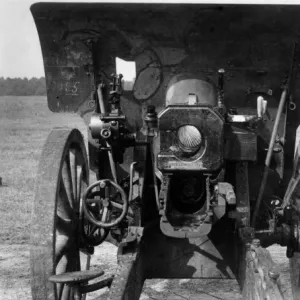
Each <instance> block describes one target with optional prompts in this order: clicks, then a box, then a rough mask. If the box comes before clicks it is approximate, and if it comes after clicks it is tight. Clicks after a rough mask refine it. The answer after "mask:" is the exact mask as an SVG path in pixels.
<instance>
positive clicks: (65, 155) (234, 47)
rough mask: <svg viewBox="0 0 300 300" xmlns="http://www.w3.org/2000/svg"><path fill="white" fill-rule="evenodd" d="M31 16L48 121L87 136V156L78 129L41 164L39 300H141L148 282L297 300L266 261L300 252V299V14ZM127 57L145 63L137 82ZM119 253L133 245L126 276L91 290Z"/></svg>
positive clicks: (124, 259) (106, 7)
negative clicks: (95, 264) (64, 119)
mask: <svg viewBox="0 0 300 300" xmlns="http://www.w3.org/2000/svg"><path fill="white" fill-rule="evenodd" d="M31 11H32V14H33V17H34V20H35V22H36V26H37V30H38V34H39V38H40V42H41V48H42V54H43V60H44V67H45V75H46V83H47V99H48V106H49V109H50V110H51V111H53V112H62V111H69V112H77V113H78V114H79V115H80V116H81V117H82V118H83V119H84V120H85V122H86V125H87V127H88V151H87V150H86V147H85V144H84V140H83V137H82V134H81V133H80V132H79V131H78V130H77V129H73V128H56V129H54V130H53V131H52V132H51V133H50V135H49V136H48V139H47V141H46V143H45V146H44V150H43V152H42V156H41V160H40V164H39V169H38V174H37V183H36V196H35V202H34V209H33V217H32V230H31V273H32V280H31V284H32V295H33V299H36V300H44V299H45V300H46V299H64V300H67V299H83V298H84V297H85V295H86V293H88V292H90V291H94V290H97V289H100V288H103V287H105V286H109V288H110V292H109V299H111V300H121V299H130V300H135V299H139V297H140V294H141V291H142V288H143V284H144V281H145V280H146V279H148V278H218V279H228V278H231V279H234V278H235V279H237V281H238V283H239V285H240V287H241V292H242V295H243V299H249V300H250V299H289V298H288V297H289V296H288V293H289V291H288V290H287V288H286V287H284V286H283V285H282V280H281V276H280V270H278V267H277V266H276V265H275V263H274V262H273V260H272V258H271V256H270V254H269V252H268V250H267V249H266V247H267V246H269V245H272V244H275V243H277V244H280V245H282V246H286V247H287V257H288V258H289V260H290V265H291V268H290V270H291V287H292V291H291V293H292V294H293V298H294V299H300V282H299V276H300V261H299V252H300V231H299V228H300V224H299V210H300V207H299V181H300V175H299V155H300V147H299V134H298V135H297V132H298V130H297V128H298V123H299V121H298V118H299V117H298V115H299V108H298V106H297V102H296V100H295V99H297V98H298V97H299V92H300V91H299V85H298V84H297V83H298V68H297V67H298V56H299V54H298V51H297V44H298V34H299V28H300V21H299V17H298V16H299V13H300V6H292V5H287V6H279V5H276V6H275V5H220V4H210V5H207V4H205V5H204V4H157V3H156V4H153V3H152V4H149V3H143V4H112V3H102V4H100V3H99V4H95V3H77V4H72V3H60V4H58V3H51V4H50V3H37V4H34V5H33V6H32V7H31ZM116 58H120V59H122V60H125V61H131V62H134V63H135V67H136V76H135V80H134V84H128V83H126V82H125V81H124V78H123V77H122V75H121V74H117V73H118V72H117V69H116ZM87 153H88V155H87ZM91 171H92V172H93V173H95V174H96V178H97V179H96V181H93V182H91V183H90V175H89V174H90V172H91ZM104 241H109V242H111V243H113V244H115V245H117V246H118V270H117V273H116V274H115V275H114V277H109V278H104V279H103V280H102V281H101V280H100V281H99V282H98V283H95V284H87V282H88V281H89V280H90V279H92V278H95V277H97V276H102V275H103V272H101V271H97V270H88V269H89V265H90V258H91V256H92V254H93V252H94V248H95V247H100V248H101V243H103V242H104ZM84 254H85V255H86V261H84V262H83V261H82V259H83V257H84ZM100 278H101V277H100Z"/></svg>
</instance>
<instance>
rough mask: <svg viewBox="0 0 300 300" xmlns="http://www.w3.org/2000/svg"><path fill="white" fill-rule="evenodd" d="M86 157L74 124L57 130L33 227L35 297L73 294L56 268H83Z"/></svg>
mask: <svg viewBox="0 0 300 300" xmlns="http://www.w3.org/2000/svg"><path fill="white" fill-rule="evenodd" d="M88 171H89V170H88V163H87V155H86V151H85V146H84V142H83V139H82V135H81V134H80V132H79V131H78V130H76V129H74V130H71V129H57V130H53V131H52V132H51V133H50V135H49V137H48V139H47V141H46V144H45V146H44V149H43V152H42V156H41V161H40V165H39V170H38V177H37V183H36V196H35V201H34V209H33V218H32V232H31V273H32V296H33V299H55V300H58V299H59V300H60V299H62V300H69V299H74V297H73V294H72V291H71V290H70V288H69V287H68V286H66V285H60V284H57V285H55V284H53V283H50V282H48V278H49V276H50V275H53V274H61V273H64V272H70V271H77V270H80V269H85V267H86V266H87V264H88V263H87V261H88V258H87V257H84V255H83V254H81V253H80V242H81V241H80V226H79V217H80V213H81V212H80V210H81V207H80V199H81V195H82V193H83V191H84V190H85V188H86V187H87V186H88V178H89V172H88ZM84 260H87V261H84Z"/></svg>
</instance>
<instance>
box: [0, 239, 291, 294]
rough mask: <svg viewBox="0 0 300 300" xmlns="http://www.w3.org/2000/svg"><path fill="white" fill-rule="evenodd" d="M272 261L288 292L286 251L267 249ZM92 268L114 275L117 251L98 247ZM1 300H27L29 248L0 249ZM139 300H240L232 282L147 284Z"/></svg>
mask: <svg viewBox="0 0 300 300" xmlns="http://www.w3.org/2000/svg"><path fill="white" fill-rule="evenodd" d="M270 250H271V253H272V257H273V259H274V261H275V262H276V263H277V264H278V265H279V267H280V270H281V277H282V278H283V281H284V283H285V286H286V288H287V289H290V285H289V274H288V260H287V259H286V257H285V249H284V248H282V247H279V246H272V247H270ZM91 268H93V269H95V268H100V269H103V270H104V271H106V274H107V273H113V272H114V269H115V268H116V247H115V246H113V245H111V244H109V243H104V244H102V245H101V246H99V247H97V249H96V253H95V255H94V256H93V258H92V264H91ZM0 270H1V272H0V299H1V300H19V299H22V300H29V299H31V291H30V274H29V272H30V271H29V246H28V245H27V244H24V245H0ZM107 295H108V289H104V290H103V291H101V292H100V293H99V292H97V293H91V294H89V295H88V297H87V300H106V299H107ZM140 299H141V300H171V299H172V300H184V299H186V300H196V299H197V300H198V299H203V300H213V299H215V300H216V299H218V300H221V299H222V300H241V299H242V297H241V295H240V293H239V287H238V284H237V282H236V281H234V280H200V279H197V280H190V279H181V280H166V279H155V280H147V281H146V284H145V286H144V290H143V294H142V296H141V298H140Z"/></svg>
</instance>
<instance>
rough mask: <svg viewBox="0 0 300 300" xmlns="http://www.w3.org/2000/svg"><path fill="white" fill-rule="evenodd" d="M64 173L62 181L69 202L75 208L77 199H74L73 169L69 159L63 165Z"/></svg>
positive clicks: (62, 173) (62, 171) (62, 172)
mask: <svg viewBox="0 0 300 300" xmlns="http://www.w3.org/2000/svg"><path fill="white" fill-rule="evenodd" d="M61 175H62V183H63V186H64V189H65V193H66V198H67V200H68V202H69V203H70V205H71V207H72V208H73V207H74V206H75V203H74V202H75V199H74V193H73V183H72V175H71V169H70V165H69V163H68V162H67V161H64V163H63V167H62V170H61Z"/></svg>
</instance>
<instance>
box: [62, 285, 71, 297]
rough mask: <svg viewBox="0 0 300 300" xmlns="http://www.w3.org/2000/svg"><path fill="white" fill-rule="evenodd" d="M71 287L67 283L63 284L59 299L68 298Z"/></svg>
mask: <svg viewBox="0 0 300 300" xmlns="http://www.w3.org/2000/svg"><path fill="white" fill-rule="evenodd" d="M70 295H71V288H70V287H69V286H68V285H64V287H63V292H62V296H61V300H70V299H71V298H70Z"/></svg>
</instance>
